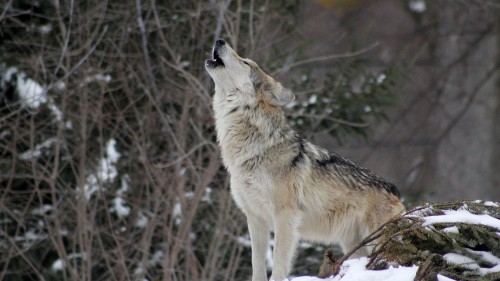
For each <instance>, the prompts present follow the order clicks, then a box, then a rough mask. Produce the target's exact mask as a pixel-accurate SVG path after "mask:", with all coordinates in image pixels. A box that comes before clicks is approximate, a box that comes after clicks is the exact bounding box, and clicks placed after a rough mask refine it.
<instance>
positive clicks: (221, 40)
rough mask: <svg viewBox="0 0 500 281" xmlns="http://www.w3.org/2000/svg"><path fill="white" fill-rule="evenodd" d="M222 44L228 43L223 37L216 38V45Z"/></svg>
mask: <svg viewBox="0 0 500 281" xmlns="http://www.w3.org/2000/svg"><path fill="white" fill-rule="evenodd" d="M222 45H226V41H224V40H223V39H217V40H215V47H218V46H222Z"/></svg>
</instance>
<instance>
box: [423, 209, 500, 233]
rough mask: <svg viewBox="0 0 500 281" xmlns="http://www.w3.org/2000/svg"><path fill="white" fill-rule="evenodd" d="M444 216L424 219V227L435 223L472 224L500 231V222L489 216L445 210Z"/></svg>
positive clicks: (464, 211) (465, 211)
mask: <svg viewBox="0 0 500 281" xmlns="http://www.w3.org/2000/svg"><path fill="white" fill-rule="evenodd" d="M444 213H445V214H444V215H441V216H429V217H424V218H423V219H424V223H423V224H422V226H427V225H432V224H435V223H460V222H462V223H470V224H479V225H486V226H490V227H493V228H496V229H499V230H500V220H498V219H496V218H494V217H492V216H489V215H475V214H471V213H470V212H468V211H467V210H456V211H455V210H444Z"/></svg>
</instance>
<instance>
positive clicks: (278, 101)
mask: <svg viewBox="0 0 500 281" xmlns="http://www.w3.org/2000/svg"><path fill="white" fill-rule="evenodd" d="M264 93H265V94H266V95H267V97H268V98H269V103H271V104H272V105H274V106H284V105H286V104H288V103H289V102H291V101H293V100H294V99H295V95H294V94H293V93H292V91H290V90H288V89H287V88H285V87H283V86H282V85H281V83H276V86H275V87H274V89H268V90H267V91H264Z"/></svg>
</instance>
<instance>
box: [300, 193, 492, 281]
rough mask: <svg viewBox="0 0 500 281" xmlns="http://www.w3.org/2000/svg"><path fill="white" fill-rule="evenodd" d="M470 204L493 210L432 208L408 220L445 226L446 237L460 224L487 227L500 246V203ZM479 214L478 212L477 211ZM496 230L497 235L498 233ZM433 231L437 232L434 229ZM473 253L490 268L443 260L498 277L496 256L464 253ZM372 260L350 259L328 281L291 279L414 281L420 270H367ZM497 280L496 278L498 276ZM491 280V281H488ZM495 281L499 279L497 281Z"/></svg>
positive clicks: (460, 258)
mask: <svg viewBox="0 0 500 281" xmlns="http://www.w3.org/2000/svg"><path fill="white" fill-rule="evenodd" d="M471 203H475V204H479V205H482V206H487V207H491V209H488V210H485V211H483V212H481V213H473V212H471V211H470V208H469V207H470V206H469V204H467V203H466V202H464V204H463V205H462V206H461V207H460V208H458V209H457V208H455V209H444V210H442V211H441V212H440V214H436V213H435V212H434V211H435V210H434V209H433V207H432V206H430V205H429V206H427V207H424V208H422V207H420V208H415V210H416V211H409V212H408V213H407V214H406V215H405V217H414V218H417V217H418V218H420V219H421V225H422V227H425V228H428V227H431V228H433V226H434V225H435V224H440V223H441V224H446V225H448V227H445V228H443V229H442V230H441V231H442V232H443V233H452V234H458V233H459V228H458V227H457V225H459V224H469V225H482V226H487V227H490V228H491V229H492V231H493V232H494V233H495V232H496V234H498V236H499V238H498V241H499V243H500V219H498V209H496V208H498V207H499V206H500V204H499V203H496V202H490V201H481V200H476V201H473V202H471ZM476 212H477V211H476ZM495 229H496V230H497V231H495ZM433 230H434V231H438V230H437V229H435V228H433ZM467 252H470V253H472V254H474V255H476V256H480V257H482V260H484V261H486V263H487V264H489V266H488V267H481V266H480V265H479V264H478V262H477V261H476V260H474V259H471V258H470V257H467V256H464V255H461V254H457V253H452V252H450V253H446V254H444V255H443V259H444V261H445V262H446V263H448V264H454V265H459V266H461V267H465V268H468V269H470V270H472V271H475V272H476V273H478V275H480V276H484V275H486V274H490V277H492V276H491V274H492V273H493V274H495V273H498V272H500V257H498V256H496V255H494V254H493V253H492V252H490V251H475V250H472V249H467V248H465V253H467ZM368 261H369V259H368V258H366V257H363V258H359V259H351V260H347V261H345V262H344V263H343V264H342V266H341V269H340V272H339V274H338V275H336V276H332V277H330V278H327V279H320V278H317V277H310V276H303V277H295V278H291V281H320V280H326V281H364V280H370V281H413V280H414V279H415V275H416V273H417V270H418V266H412V267H404V266H399V267H389V268H388V269H385V270H368V269H366V264H367V263H368ZM495 276H496V275H495ZM438 280H439V281H448V280H454V279H450V278H448V277H445V276H442V275H438ZM488 280H491V279H488ZM495 280H496V279H495Z"/></svg>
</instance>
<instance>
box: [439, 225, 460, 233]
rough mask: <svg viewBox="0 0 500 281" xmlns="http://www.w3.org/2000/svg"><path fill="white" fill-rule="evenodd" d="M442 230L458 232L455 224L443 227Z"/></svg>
mask: <svg viewBox="0 0 500 281" xmlns="http://www.w3.org/2000/svg"><path fill="white" fill-rule="evenodd" d="M443 232H446V233H460V232H459V231H458V227H456V226H451V227H447V228H443Z"/></svg>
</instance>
